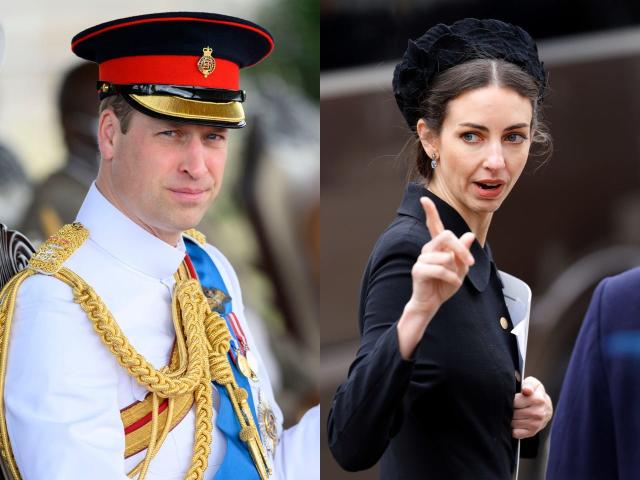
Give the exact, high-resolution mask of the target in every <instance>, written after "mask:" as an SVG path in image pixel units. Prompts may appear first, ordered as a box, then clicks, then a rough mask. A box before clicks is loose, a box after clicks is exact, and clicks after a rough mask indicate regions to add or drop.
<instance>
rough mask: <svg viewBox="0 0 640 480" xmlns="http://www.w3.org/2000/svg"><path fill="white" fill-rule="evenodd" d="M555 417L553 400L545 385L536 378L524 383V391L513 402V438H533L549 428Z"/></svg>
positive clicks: (525, 380) (526, 380) (528, 378)
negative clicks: (553, 416) (545, 428)
mask: <svg viewBox="0 0 640 480" xmlns="http://www.w3.org/2000/svg"><path fill="white" fill-rule="evenodd" d="M552 415H553V405H552V404H551V398H549V395H547V392H545V390H544V385H542V383H541V382H540V380H538V379H537V378H535V377H527V378H525V379H524V380H523V381H522V391H521V393H517V394H516V396H515V398H514V400H513V420H512V421H511V428H512V429H513V438H519V439H522V438H528V437H533V436H534V435H535V434H536V433H538V432H539V431H540V430H542V429H543V428H544V427H546V426H547V423H549V420H551V416H552Z"/></svg>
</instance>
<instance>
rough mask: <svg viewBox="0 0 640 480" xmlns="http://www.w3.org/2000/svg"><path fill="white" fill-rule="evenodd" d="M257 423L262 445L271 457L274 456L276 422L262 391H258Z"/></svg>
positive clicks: (276, 442)
mask: <svg viewBox="0 0 640 480" xmlns="http://www.w3.org/2000/svg"><path fill="white" fill-rule="evenodd" d="M258 425H259V427H260V436H261V437H262V443H263V444H264V447H265V448H266V449H267V451H268V452H269V454H270V455H271V456H272V457H273V456H275V454H276V446H277V445H278V422H277V420H276V415H275V413H273V410H272V409H271V406H270V405H269V403H267V401H266V400H265V399H264V396H263V395H262V392H259V393H258Z"/></svg>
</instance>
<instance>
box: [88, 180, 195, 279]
mask: <svg viewBox="0 0 640 480" xmlns="http://www.w3.org/2000/svg"><path fill="white" fill-rule="evenodd" d="M76 220H77V221H78V222H80V223H82V224H83V225H84V226H85V227H86V228H87V229H88V230H89V238H90V239H91V240H93V241H94V242H95V243H97V244H98V245H99V246H100V247H101V248H103V249H104V250H106V251H107V252H109V253H110V254H111V255H113V256H114V257H115V258H117V259H118V260H120V261H121V262H124V263H126V264H127V265H129V266H131V267H132V268H134V269H136V270H139V271H142V272H143V273H145V274H147V275H150V276H152V277H156V278H158V279H160V280H162V279H165V278H167V277H170V276H172V275H173V274H174V273H175V271H176V270H177V269H178V267H179V266H180V262H182V260H183V259H184V255H185V246H184V242H183V240H182V237H180V241H179V244H178V246H177V247H172V246H171V245H169V244H168V243H166V242H164V241H163V240H160V239H159V238H158V237H156V236H154V235H152V234H151V233H149V232H147V231H146V230H145V229H143V228H142V227H140V226H139V225H138V224H136V223H135V222H134V221H133V220H131V219H130V218H129V217H127V216H126V215H125V214H124V213H122V212H121V211H120V210H118V209H117V208H116V207H115V206H114V205H113V204H112V203H111V202H109V200H107V199H106V198H105V197H104V195H102V193H100V191H99V190H98V189H97V187H96V185H95V183H92V184H91V188H90V189H89V192H88V193H87V196H86V197H85V199H84V202H83V203H82V206H81V207H80V211H79V212H78V216H77V217H76Z"/></svg>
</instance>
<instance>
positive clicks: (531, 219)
mask: <svg viewBox="0 0 640 480" xmlns="http://www.w3.org/2000/svg"><path fill="white" fill-rule="evenodd" d="M469 16H475V17H479V18H487V17H494V18H498V19H501V20H505V21H509V22H512V23H516V24H518V25H520V26H522V27H523V28H525V29H526V30H528V31H529V32H530V33H531V34H532V35H533V36H534V38H535V39H536V40H537V41H538V42H539V48H540V53H541V56H542V59H543V60H544V62H545V66H546V67H547V68H548V70H549V79H550V85H551V88H550V93H549V95H548V98H547V100H546V110H545V112H546V118H547V120H548V123H549V124H550V126H551V133H552V135H553V138H554V146H555V150H554V153H553V156H552V158H551V160H550V161H549V162H548V163H547V164H546V165H544V166H540V165H539V164H540V162H541V159H540V158H539V157H538V158H536V157H532V158H530V160H529V164H528V165H527V168H526V169H525V172H524V174H523V175H522V177H521V178H520V180H519V183H518V185H517V186H516V187H515V189H514V191H513V192H512V193H511V195H510V198H509V199H508V200H507V201H506V202H505V203H504V204H503V206H502V207H501V209H500V211H499V212H497V213H496V215H495V216H494V219H493V223H492V226H491V229H490V232H489V239H488V240H489V242H490V244H491V247H492V250H493V252H494V257H495V259H496V262H497V264H498V266H499V267H500V269H502V270H504V271H506V272H509V273H512V274H514V275H516V276H518V277H520V278H522V279H523V280H525V281H526V282H527V283H529V285H530V286H531V287H532V290H533V310H532V317H531V331H530V332H531V333H530V335H529V348H528V360H527V375H534V376H536V377H538V378H540V379H541V380H542V381H543V383H544V384H545V386H546V387H547V390H548V391H549V393H550V395H551V396H552V398H553V399H554V402H555V400H557V398H558V392H559V389H560V386H561V383H562V379H563V376H564V371H565V368H566V365H567V362H568V359H569V355H570V353H571V349H572V347H573V342H574V341H575V336H576V334H577V332H578V329H579V327H580V324H581V321H582V317H583V315H584V313H585V311H586V307H587V304H588V300H589V298H590V295H591V292H592V290H593V288H594V287H595V285H596V283H597V282H598V281H599V280H600V279H601V278H602V277H604V276H606V275H611V274H614V273H617V272H619V271H622V270H625V269H627V268H630V267H632V266H635V265H640V232H639V228H638V225H640V223H639V222H638V219H639V216H640V137H639V136H638V133H637V132H636V125H637V124H638V122H640V95H638V93H637V84H638V82H639V81H640V27H638V25H639V24H640V7H639V6H638V5H637V4H636V3H634V2H631V1H613V2H606V3H605V2H595V1H590V2H580V5H579V8H578V7H575V6H574V3H572V2H568V1H560V2H551V1H545V0H542V1H535V2H534V1H523V2H519V3H518V6H517V8H514V7H513V4H512V3H510V2H509V3H507V2H503V1H489V2H476V1H460V0H458V1H451V2H449V1H447V2H445V1H438V0H432V1H422V2H418V1H411V0H397V1H392V2H382V1H372V2H365V1H356V2H346V1H337V0H334V1H331V0H326V1H323V2H322V8H321V21H322V26H321V30H322V33H323V37H322V38H323V48H322V57H321V68H322V72H321V108H322V178H321V183H322V193H323V195H322V214H321V219H322V225H323V235H322V243H321V251H322V262H321V277H322V279H323V283H322V290H321V296H320V318H322V319H323V323H322V345H321V358H322V368H321V395H322V402H323V407H324V408H323V415H324V418H323V421H324V420H325V419H326V414H327V411H328V404H329V402H330V400H331V397H332V396H333V394H334V392H335V389H336V387H337V385H338V384H339V383H341V382H342V381H344V379H345V378H346V374H347V369H348V367H349V365H350V363H351V361H352V360H353V358H354V356H355V351H356V348H357V344H358V327H357V304H358V295H359V287H360V279H361V275H362V271H363V268H364V266H365V264H366V261H367V257H368V255H369V253H370V252H371V249H372V247H373V244H374V243H375V241H376V240H377V238H378V236H379V235H380V234H381V232H382V231H383V230H384V228H385V227H386V226H387V225H388V223H389V222H390V221H391V220H392V219H393V216H394V213H395V210H396V208H397V206H398V204H399V201H400V198H401V195H402V190H403V185H404V183H405V182H406V180H407V171H408V169H409V166H408V165H407V162H406V159H405V155H403V149H404V148H405V147H406V145H407V141H408V140H409V139H410V138H411V136H410V134H409V132H408V131H407V128H406V125H405V123H404V120H403V119H402V117H401V115H400V113H399V111H398V109H397V106H396V104H395V100H394V98H393V94H392V92H391V78H392V72H393V67H394V66H395V64H396V63H397V62H398V61H399V59H400V57H401V55H402V53H403V52H404V50H405V48H406V45H407V40H408V39H409V38H416V37H418V36H420V35H421V34H422V33H424V31H425V30H426V29H427V28H428V27H430V26H432V25H434V24H436V23H438V22H445V23H450V22H452V21H455V20H457V19H459V18H461V17H469ZM336 31H339V32H341V33H340V35H335V34H333V35H332V34H331V32H336ZM325 40H326V41H325ZM544 433H545V436H546V433H547V431H545V432H544ZM323 434H324V435H325V437H326V433H323ZM323 445H326V441H324V440H323ZM544 462H545V452H544V448H543V449H542V451H541V452H540V455H539V456H538V459H536V460H534V461H530V460H525V461H523V462H522V464H521V471H520V477H519V478H520V479H521V480H527V479H538V478H543V477H542V475H543V471H544ZM322 472H323V476H324V475H327V478H332V479H335V480H341V479H343V478H344V479H347V478H348V479H374V478H378V475H377V472H376V469H375V468H374V469H372V470H369V471H366V472H361V473H357V474H349V473H346V472H342V471H341V470H340V468H339V467H338V466H337V464H336V463H335V461H334V460H333V458H332V457H331V454H330V452H329V451H328V449H327V448H326V447H324V449H323V451H322Z"/></svg>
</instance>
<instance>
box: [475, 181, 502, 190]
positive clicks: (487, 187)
mask: <svg viewBox="0 0 640 480" xmlns="http://www.w3.org/2000/svg"><path fill="white" fill-rule="evenodd" d="M474 183H475V184H476V185H478V186H479V187H480V188H481V189H483V190H495V189H497V188H500V187H501V186H502V183H482V182H474Z"/></svg>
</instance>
